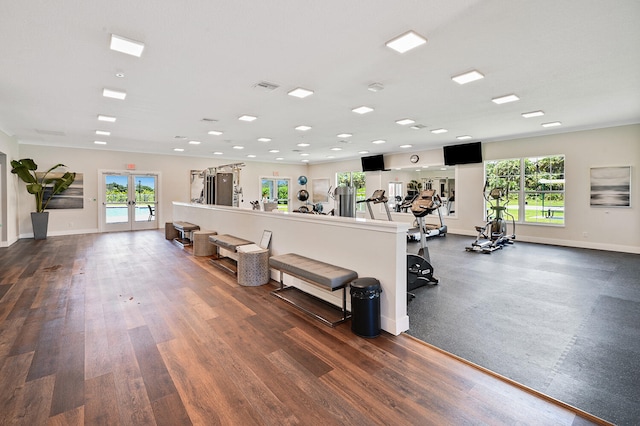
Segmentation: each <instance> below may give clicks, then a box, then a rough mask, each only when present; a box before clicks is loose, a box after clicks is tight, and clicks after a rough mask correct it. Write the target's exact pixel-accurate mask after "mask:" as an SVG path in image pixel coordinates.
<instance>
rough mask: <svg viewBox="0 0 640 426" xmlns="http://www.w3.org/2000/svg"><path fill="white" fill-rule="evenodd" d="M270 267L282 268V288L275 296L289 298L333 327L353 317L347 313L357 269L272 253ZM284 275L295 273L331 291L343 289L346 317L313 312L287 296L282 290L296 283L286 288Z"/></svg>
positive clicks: (288, 287)
mask: <svg viewBox="0 0 640 426" xmlns="http://www.w3.org/2000/svg"><path fill="white" fill-rule="evenodd" d="M269 266H270V267H271V268H272V269H275V270H278V271H280V287H279V288H278V289H276V290H274V291H272V292H271V293H272V294H273V295H274V296H276V297H278V298H280V299H282V300H285V301H286V302H288V303H290V304H292V305H294V306H295V307H297V308H298V309H300V310H302V311H304V312H305V313H307V314H309V315H311V316H313V317H314V318H317V319H319V320H320V321H322V322H324V323H325V324H327V325H329V326H331V327H333V326H335V325H336V324H340V323H341V322H344V321H346V320H347V319H349V318H350V317H351V315H350V314H349V313H348V312H347V286H348V285H349V283H350V282H351V281H353V280H355V279H356V278H358V273H357V272H356V271H352V270H350V269H346V268H342V267H340V266H336V265H332V264H330V263H326V262H321V261H319V260H315V259H310V258H308V257H304V256H300V255H299V254H295V253H287V254H281V255H277V256H271V257H270V258H269ZM284 274H287V275H291V276H293V277H295V278H298V279H300V280H302V281H305V282H307V283H310V284H313V285H315V286H316V287H319V288H322V289H324V290H327V291H336V290H340V289H342V318H341V319H339V320H338V321H331V320H329V319H327V318H325V317H323V316H321V315H320V314H318V313H315V312H312V311H311V310H309V309H307V308H305V307H303V306H301V305H299V304H297V303H295V302H294V301H292V300H291V299H290V298H287V297H285V296H283V295H282V292H284V291H286V290H288V289H290V288H292V286H287V287H285V285H284V281H283V275H284ZM298 290H300V289H298Z"/></svg>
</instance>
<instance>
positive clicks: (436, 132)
mask: <svg viewBox="0 0 640 426" xmlns="http://www.w3.org/2000/svg"><path fill="white" fill-rule="evenodd" d="M447 132H448V130H447V129H435V130H432V131H431V133H435V134H436V135H437V134H440V133H447Z"/></svg>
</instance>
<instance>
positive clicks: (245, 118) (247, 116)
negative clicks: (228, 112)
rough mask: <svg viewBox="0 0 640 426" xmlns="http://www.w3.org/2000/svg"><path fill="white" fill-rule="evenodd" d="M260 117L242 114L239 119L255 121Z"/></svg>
mask: <svg viewBox="0 0 640 426" xmlns="http://www.w3.org/2000/svg"><path fill="white" fill-rule="evenodd" d="M257 118H258V117H254V116H253V115H241V116H240V117H238V120H240V121H253V120H255V119H257Z"/></svg>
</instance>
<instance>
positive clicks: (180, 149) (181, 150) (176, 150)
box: [173, 148, 184, 152]
mask: <svg viewBox="0 0 640 426" xmlns="http://www.w3.org/2000/svg"><path fill="white" fill-rule="evenodd" d="M173 150H174V151H175V152H183V151H184V148H173Z"/></svg>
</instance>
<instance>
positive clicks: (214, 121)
mask: <svg viewBox="0 0 640 426" xmlns="http://www.w3.org/2000/svg"><path fill="white" fill-rule="evenodd" d="M200 121H204V122H205V123H217V122H218V120H216V119H215V118H206V117H205V118H203V119H202V120H200Z"/></svg>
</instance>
